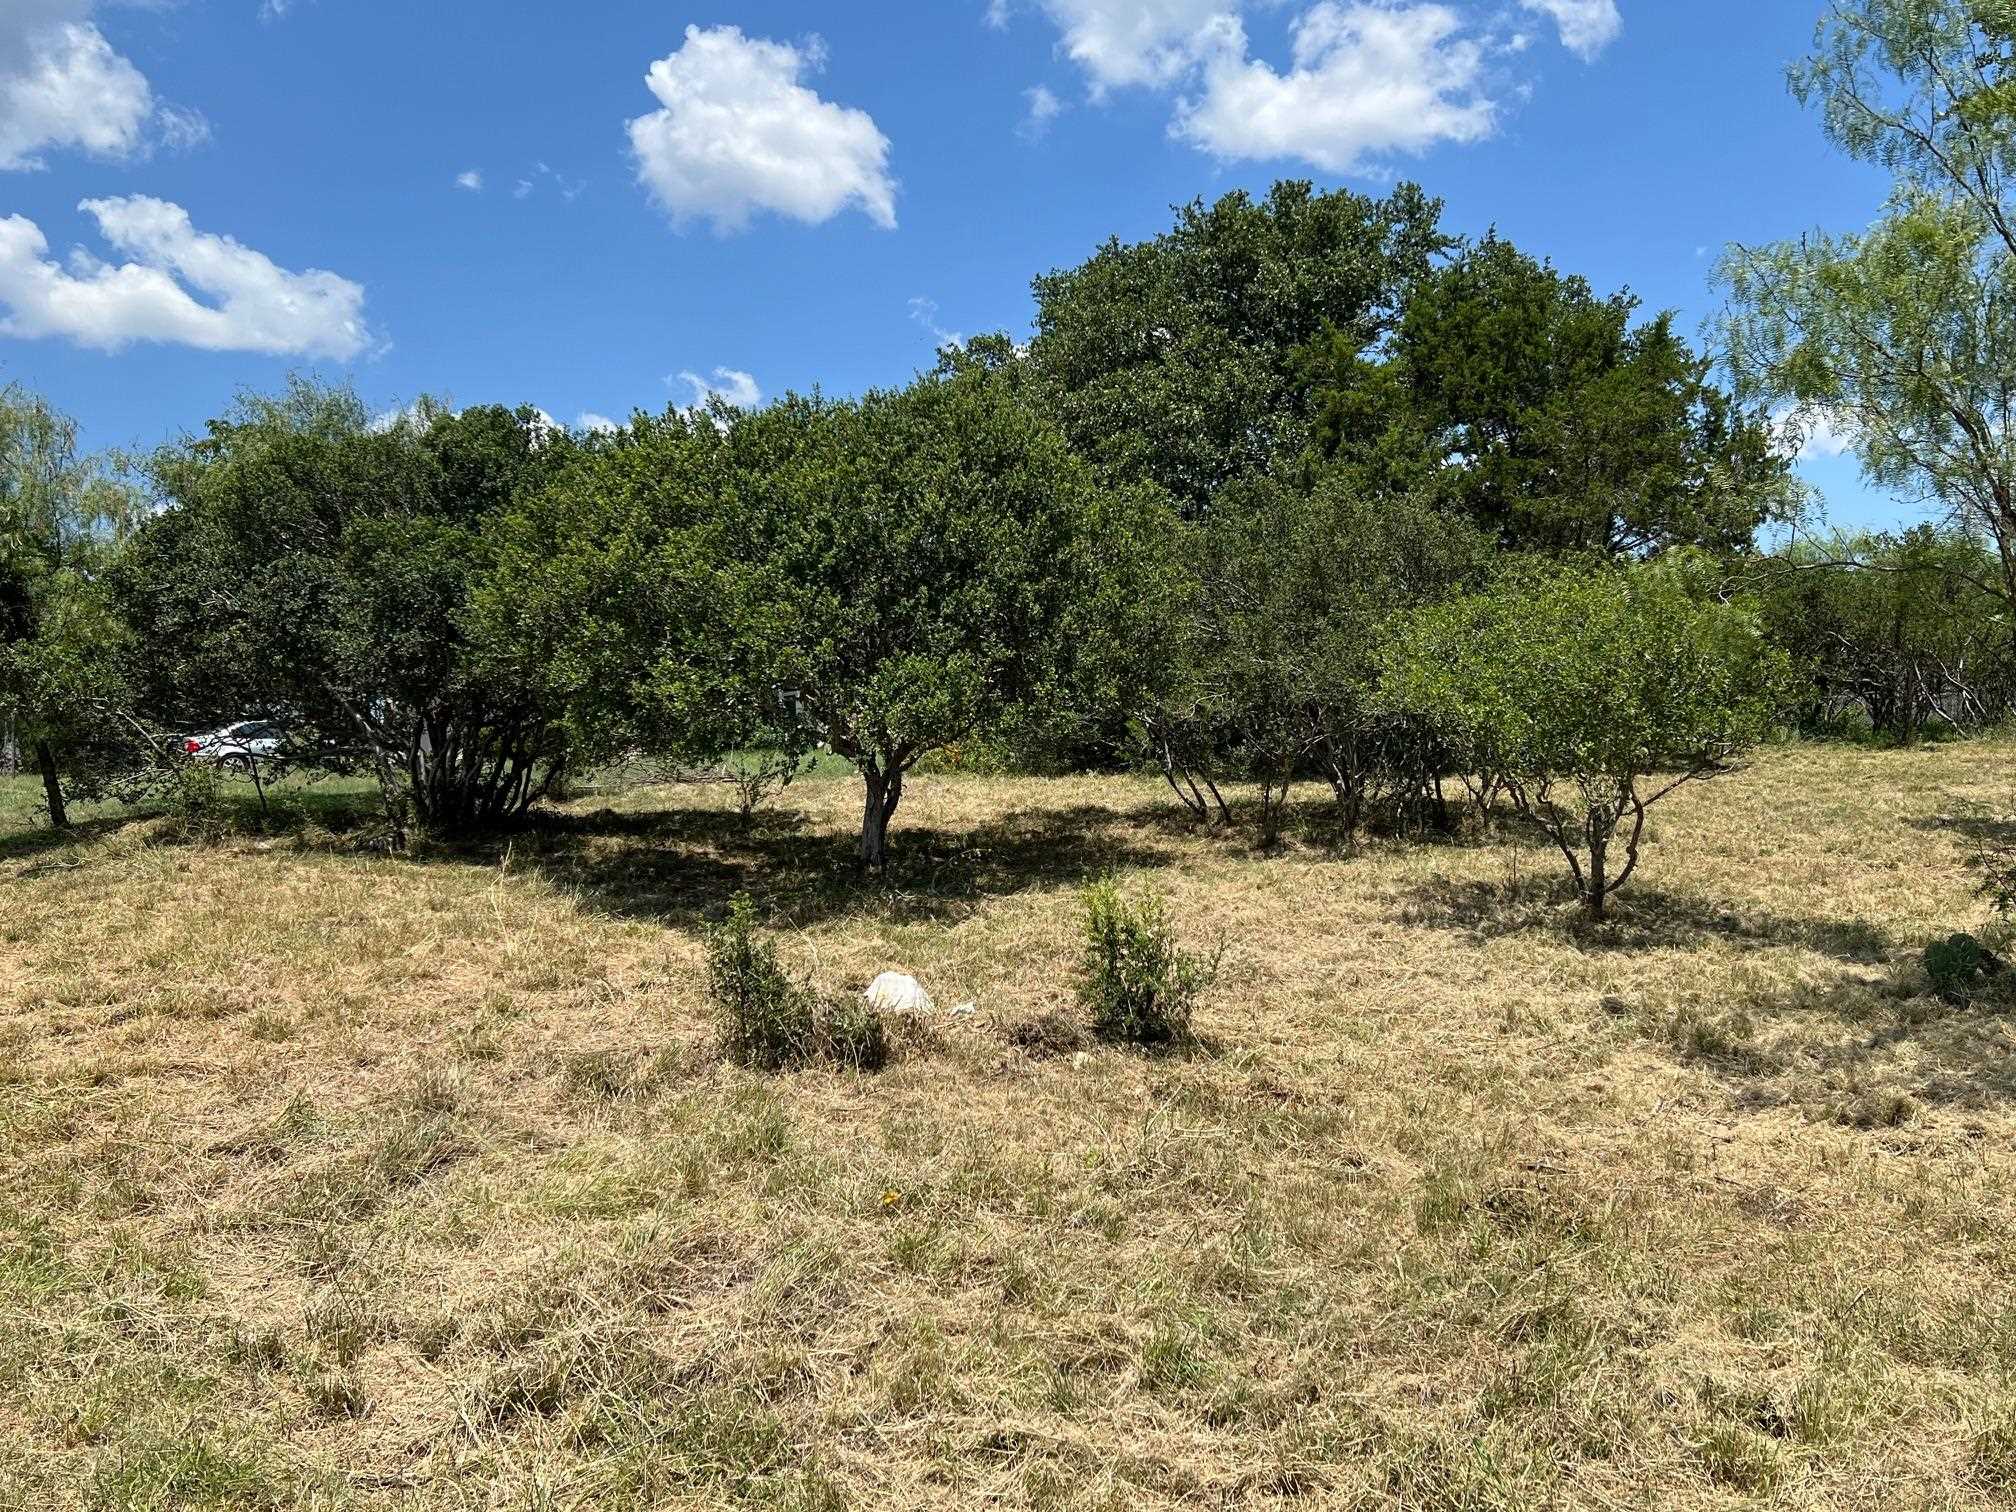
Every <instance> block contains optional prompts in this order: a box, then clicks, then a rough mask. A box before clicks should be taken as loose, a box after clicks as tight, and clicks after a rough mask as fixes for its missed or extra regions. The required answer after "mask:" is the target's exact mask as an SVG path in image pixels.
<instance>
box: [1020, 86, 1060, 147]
mask: <svg viewBox="0 0 2016 1512" xmlns="http://www.w3.org/2000/svg"><path fill="white" fill-rule="evenodd" d="M1022 98H1023V99H1024V100H1026V101H1028V104H1029V112H1028V114H1027V115H1025V116H1023V117H1022V124H1021V125H1020V126H1018V127H1016V128H1015V134H1016V135H1017V136H1019V137H1021V138H1022V139H1023V140H1025V141H1030V142H1034V141H1039V140H1041V139H1042V138H1043V137H1045V136H1048V135H1049V134H1050V123H1051V122H1052V121H1054V120H1056V119H1057V117H1059V116H1060V115H1062V114H1064V102H1063V101H1062V100H1060V99H1058V98H1057V96H1056V95H1055V94H1054V93H1053V92H1052V91H1051V90H1050V89H1049V88H1048V87H1047V86H1046V85H1042V84H1038V85H1037V86H1036V87H1035V88H1034V89H1025V90H1023V91H1022Z"/></svg>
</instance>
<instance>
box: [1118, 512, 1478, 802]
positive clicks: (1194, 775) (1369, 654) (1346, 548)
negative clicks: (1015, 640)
mask: <svg viewBox="0 0 2016 1512" xmlns="http://www.w3.org/2000/svg"><path fill="white" fill-rule="evenodd" d="M1186 537H1187V539H1186V547H1187V552H1188V557H1189V572H1188V576H1187V579H1186V584H1187V595H1186V598H1185V600H1184V603H1183V605H1182V608H1181V611H1180V613H1181V627H1180V633H1179V635H1178V636H1177V637H1176V638H1175V641H1174V644H1175V645H1176V646H1178V647H1179V648H1181V655H1180V659H1179V660H1178V661H1177V663H1176V665H1175V667H1174V669H1173V675H1172V676H1171V677H1170V679H1169V680H1168V682H1167V683H1166V684H1165V685H1164V687H1163V688H1161V689H1160V690H1158V691H1159V693H1160V698H1159V701H1158V702H1157V703H1155V704H1154V705H1152V706H1151V709H1150V713H1149V714H1148V715H1147V717H1146V718H1145V720H1144V726H1145V728H1146V729H1148V730H1149V731H1151V732H1153V734H1154V735H1155V736H1156V739H1155V741H1154V743H1153V745H1152V746H1151V754H1152V755H1154V756H1155V757H1156V758H1157V760H1158V761H1159V762H1160V764H1161V765H1162V767H1163V771H1164V774H1165V777H1167V779H1168V780H1169V783H1170V786H1171V787H1172V788H1173V789H1174V790H1175V791H1176V793H1177V796H1178V797H1179V798H1181V799H1183V800H1184V801H1185V804H1186V806H1187V807H1189V808H1190V810H1191V812H1192V813H1193V814H1196V815H1197V816H1198V817H1200V818H1201V817H1205V816H1206V815H1207V813H1208V812H1209V810H1208V809H1207V807H1206V802H1205V798H1206V795H1207V794H1210V795H1213V798H1214V801H1215V802H1216V804H1217V806H1218V809H1219V811H1220V813H1221V814H1225V813H1228V812H1229V811H1228V809H1227V806H1226V805H1225V803H1224V800H1223V798H1222V796H1217V795H1219V793H1220V786H1219V785H1220V784H1221V783H1222V782H1225V781H1227V780H1230V779H1238V780H1243V781H1247V782H1251V783H1253V784H1255V785H1257V786H1258V788H1259V790H1260V800H1261V823H1262V829H1263V839H1265V840H1267V841H1269V842H1271V841H1272V840H1273V839H1274V838H1275V837H1276V835H1277V834H1278V830H1279V826H1280V821H1281V817H1282V812H1283V808H1284V806H1285V804H1286V802H1287V800H1288V795H1289V792H1290V790H1291V788H1292V787H1293V786H1294V785H1295V784H1296V783H1297V782H1299V781H1303V780H1317V781H1321V782H1323V783H1325V784H1326V785H1327V786H1328V787H1329V788H1330V790H1331V792H1332V794H1333V796H1334V797H1335V800H1336V803H1337V807H1338V812H1339V815H1340V817H1341V818H1342V819H1343V821H1344V823H1345V825H1346V826H1347V827H1348V828H1353V829H1355V828H1356V827H1357V826H1358V825H1359V823H1360V822H1361V821H1362V820H1363V819H1364V817H1365V816H1366V813H1367V810H1368V808H1370V807H1373V806H1375V805H1377V804H1379V803H1380V802H1381V801H1382V800H1386V801H1397V800H1399V799H1401V798H1402V797H1404V796H1405V795H1406V794H1407V793H1408V792H1410V791H1412V790H1415V789H1417V788H1418V787H1419V786H1421V785H1422V784H1423V783H1424V781H1426V782H1432V779H1433V775H1434V774H1433V768H1432V765H1431V751H1430V748H1429V744H1428V743H1427V742H1426V741H1425V740H1424V739H1423V738H1422V737H1423V734H1424V732H1423V731H1422V730H1421V729H1420V727H1419V726H1418V724H1416V723H1415V722H1413V721H1410V720H1408V719H1406V718H1404V717H1399V716H1396V715H1394V714H1393V713H1392V712H1391V711H1389V710H1387V709H1385V708H1384V707H1382V705H1381V703H1380V700H1379V696H1378V695H1379V684H1380V677H1381V673H1382V668H1381V661H1380V646H1381V643H1382V639H1383V637H1384V635H1385V633H1386V627H1387V624H1388V622H1389V620H1390V619H1391V618H1392V617H1393V616H1394V615H1396V614H1398V613H1400V612H1402V611H1404V610H1407V609H1411V608H1414V607H1416V606H1419V605H1421V604H1424V603H1427V602H1429V601H1431V600H1433V599H1435V598H1437V597H1441V596H1444V595H1446V594H1448V593H1449V592H1450V591H1451V590H1453V589H1454V588H1455V587H1456V586H1457V585H1459V584H1460V583H1462V582H1463V581H1464V580H1465V579H1466V578H1468V577H1470V576H1472V575H1474V574H1475V573H1477V572H1478V571H1479V570H1480V569H1481V568H1482V566H1483V563H1484V560H1485V556H1486V551H1487V543H1486V542H1485V541H1484V540H1483V539H1482V538H1481V537H1480V536H1479V535H1478V534H1477V533H1476V532H1473V531H1471V530H1470V529H1469V528H1468V527H1467V526H1465V525H1464V524H1462V523H1461V522H1460V521H1451V520H1449V519H1448V518H1446V517H1445V516H1443V515H1441V514H1439V513H1437V512H1436V511H1435V510H1434V509H1433V508H1432V507H1430V506H1429V505H1427V504H1426V503H1424V502H1422V501H1421V500H1418V499H1414V498H1407V497H1401V498H1390V499H1389V498H1378V499H1374V498H1368V497H1366V496H1364V495H1362V494H1360V493H1358V492H1357V491H1356V489H1355V488H1354V487H1353V482H1352V480H1351V479H1350V478H1349V477H1348V476H1347V475H1344V474H1341V473H1333V474H1332V475H1330V476H1329V477H1327V478H1326V479H1324V480H1323V481H1322V482H1321V483H1320V484H1319V485H1318V486H1317V487H1316V488H1315V489H1314V490H1313V491H1312V492H1306V493H1305V492H1303V491H1301V490H1299V489H1296V488H1293V487H1290V486H1286V485H1283V484H1280V483H1276V482H1272V481H1268V480H1254V481H1252V482H1249V483H1246V484H1241V485H1236V486H1234V487H1232V488H1229V489H1227V490H1225V491H1224V492H1223V493H1222V494H1221V495H1220V496H1219V500H1218V503H1217V505H1216V506H1215V507H1214V508H1213V510H1212V512H1211V514H1210V516H1209V517H1208V518H1207V519H1205V520H1203V521H1200V522H1198V523H1197V524H1195V525H1192V526H1190V527H1189V528H1188V530H1187V532H1186Z"/></svg>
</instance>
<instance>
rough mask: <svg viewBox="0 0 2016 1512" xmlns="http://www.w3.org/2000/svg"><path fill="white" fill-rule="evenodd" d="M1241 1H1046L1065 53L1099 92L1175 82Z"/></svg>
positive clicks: (1235, 15)
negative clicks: (1137, 85) (1138, 85)
mask: <svg viewBox="0 0 2016 1512" xmlns="http://www.w3.org/2000/svg"><path fill="white" fill-rule="evenodd" d="M1240 3H1241V0H1042V6H1043V12H1044V14H1045V15H1047V16H1048V17H1049V18H1050V20H1051V21H1052V22H1053V23H1054V24H1055V25H1056V27H1057V30H1058V31H1059V32H1060V33H1062V34H1063V35H1062V46H1063V49H1064V53H1065V55H1066V56H1067V57H1069V58H1070V59H1071V60H1072V61H1073V62H1074V63H1076V64H1077V65H1078V66H1079V67H1081V68H1083V69H1084V70H1085V72H1086V74H1087V75H1089V76H1090V78H1091V80H1092V89H1093V93H1094V94H1095V95H1100V94H1104V93H1105V92H1106V91H1107V90H1109V89H1116V88H1121V87H1124V86H1127V85H1133V84H1165V85H1166V84H1173V83H1175V82H1176V81H1177V80H1178V79H1179V78H1181V77H1182V76H1183V75H1184V74H1186V73H1188V72H1189V71H1190V69H1191V68H1192V67H1193V66H1194V65H1195V64H1196V62H1197V60H1198V58H1199V57H1200V56H1201V54H1202V51H1203V49H1204V48H1205V47H1207V46H1208V45H1209V40H1208V39H1209V37H1210V35H1211V33H1212V31H1213V30H1214V29H1215V28H1216V27H1217V26H1219V25H1220V24H1222V23H1223V22H1224V21H1226V20H1228V19H1232V20H1236V19H1237V14H1238V11H1239V7H1240Z"/></svg>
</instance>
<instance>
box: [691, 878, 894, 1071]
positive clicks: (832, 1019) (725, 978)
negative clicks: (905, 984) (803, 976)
mask: <svg viewBox="0 0 2016 1512" xmlns="http://www.w3.org/2000/svg"><path fill="white" fill-rule="evenodd" d="M707 996H708V1000H709V1001H710V1002H712V1003H713V1005H714V1012H715V1016H716V1017H717V1019H718V1020H719V1021H720V1025H721V1049H722V1053H723V1054H724V1055H726V1056H727V1057H728V1059H729V1060H731V1061H733V1062H734V1063H735V1064H736V1065H738V1066H743V1067H746V1068H747V1069H749V1070H751V1071H788V1070H792V1069H794V1068H796V1067H799V1066H805V1065H810V1064H811V1063H812V1062H814V1061H819V1060H826V1061H830V1062H832V1063H833V1064H835V1065H839V1066H843V1067H846V1068H847V1069H849V1070H855V1071H877V1070H880V1069H881V1068H882V1066H883V1065H885V1064H886V1063H887V1061H888V1059H889V1041H888V1036H887V1035H886V1033H885V1032H884V1030H883V1027H882V1020H881V1017H880V1015H878V1014H877V1013H876V1012H875V1010H874V1009H872V1008H870V1007H868V1006H867V1004H865V1003H850V1002H833V1003H827V1002H822V1001H821V999H820V997H819V994H818V993H817V992H816V991H814V990H813V988H812V985H811V984H810V983H809V982H794V981H792V980H791V978H790V977H789V976H787V975H786V974H785V971H784V968H783V966H782V965H781V964H780V963H779V962H778V959H777V947H776V946H775V945H773V944H772V943H771V942H770V941H768V940H766V939H764V938H762V937H761V936H760V935H758V934H757V932H756V903H755V900H754V899H752V898H751V897H750V896H749V895H748V894H747V893H737V894H736V895H735V897H734V899H733V900H732V901H731V902H730V903H729V905H728V918H727V921H726V922H725V923H723V924H721V925H719V926H718V927H716V928H714V929H712V930H710V931H709V932H708V935H707Z"/></svg>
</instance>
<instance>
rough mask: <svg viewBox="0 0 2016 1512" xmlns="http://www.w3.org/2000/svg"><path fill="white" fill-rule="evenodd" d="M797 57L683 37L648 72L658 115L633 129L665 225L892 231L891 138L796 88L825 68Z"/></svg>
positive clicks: (735, 32) (728, 39)
mask: <svg viewBox="0 0 2016 1512" xmlns="http://www.w3.org/2000/svg"><path fill="white" fill-rule="evenodd" d="M825 56H826V54H825V46H824V44H823V43H821V42H820V41H819V40H818V39H817V38H814V39H812V40H811V41H809V42H807V43H806V44H805V45H804V46H803V47H795V46H792V45H791V44H789V43H785V42H770V41H764V40H762V39H759V38H754V37H745V36H744V35H743V34H742V30H741V28H740V27H735V26H719V27H714V28H711V29H708V28H702V27H698V26H689V27H687V28H686V41H685V44H684V45H683V46H682V47H680V49H679V50H678V51H677V52H675V53H673V54H672V55H671V56H669V57H665V58H660V59H659V60H658V61H657V62H656V63H653V64H652V65H651V69H650V72H649V73H648V74H647V75H646V76H645V83H646V84H647V85H648V86H649V88H650V90H651V93H652V94H653V95H655V96H656V97H657V99H658V104H659V107H660V108H659V109H657V110H654V111H652V112H651V113H650V114H649V115H643V116H639V117H637V118H636V119H635V120H633V121H631V122H630V128H629V129H630V147H631V151H632V153H633V155H634V156H635V158H636V163H637V177H638V181H639V182H640V183H642V184H643V185H644V187H645V188H646V189H647V190H648V191H649V192H650V194H651V196H652V198H654V199H655V200H657V201H658V203H659V204H660V205H661V206H662V207H663V208H664V210H665V212H666V214H668V215H669V216H671V218H672V221H673V224H674V225H685V224H687V223H688V222H691V221H694V220H706V221H710V222H712V223H713V225H714V227H715V229H716V230H718V231H722V232H729V231H739V230H741V229H743V228H744V227H746V226H747V225H748V224H749V221H750V219H751V217H752V216H754V215H756V214H758V213H760V212H763V211H770V212H772V213H775V214H778V215H784V216H789V217H790V218H792V219H793V220H800V221H805V222H807V223H808V224H814V225H816V224H819V223H821V222H824V221H828V220H831V219H833V217H835V216H836V215H839V214H841V213H842V212H843V211H845V210H847V209H850V208H858V209H859V210H860V211H861V212H862V213H863V214H864V215H866V216H867V217H868V218H869V220H871V221H873V222H874V223H875V224H876V225H878V226H882V227H885V228H888V229H892V230H893V229H894V228H895V225H896V181H895V180H894V179H893V178H891V177H890V174H889V150H890V148H889V139H888V138H887V137H885V136H884V135H883V134H882V132H881V131H880V130H879V129H878V128H877V127H876V125H875V122H874V120H873V118H872V117H870V116H869V115H868V113H867V112H866V111H862V110H854V109H850V108H848V107H845V106H841V105H836V104H833V103H832V102H830V101H827V100H822V99H821V98H820V97H819V96H818V94H817V93H816V92H814V91H813V90H812V89H810V88H808V87H806V85H805V84H804V83H803V82H801V81H802V80H803V78H804V76H805V75H807V74H810V73H816V72H817V71H818V70H819V69H820V68H821V67H822V66H823V64H824V62H825Z"/></svg>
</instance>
